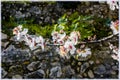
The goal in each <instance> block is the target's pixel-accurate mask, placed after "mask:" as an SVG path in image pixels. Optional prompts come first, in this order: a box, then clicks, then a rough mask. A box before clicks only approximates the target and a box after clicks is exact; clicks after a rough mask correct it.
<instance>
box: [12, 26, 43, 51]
mask: <svg viewBox="0 0 120 80" xmlns="http://www.w3.org/2000/svg"><path fill="white" fill-rule="evenodd" d="M27 33H28V29H27V28H25V29H22V25H19V26H17V27H15V28H14V29H13V34H14V35H15V37H16V39H17V41H25V42H26V45H28V46H29V47H30V49H31V50H33V49H35V48H37V47H41V48H42V50H44V39H43V37H42V36H35V35H29V34H27Z"/></svg>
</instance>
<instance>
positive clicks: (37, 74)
mask: <svg viewBox="0 0 120 80" xmlns="http://www.w3.org/2000/svg"><path fill="white" fill-rule="evenodd" d="M24 78H26V79H41V78H45V72H44V70H42V69H39V70H37V71H34V72H31V73H28V74H25V76H24Z"/></svg>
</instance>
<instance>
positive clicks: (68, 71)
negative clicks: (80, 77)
mask: <svg viewBox="0 0 120 80" xmlns="http://www.w3.org/2000/svg"><path fill="white" fill-rule="evenodd" d="M62 72H63V77H65V78H66V77H68V78H69V77H71V76H72V75H74V74H75V71H74V69H72V68H71V66H70V65H68V66H65V67H64V68H62Z"/></svg>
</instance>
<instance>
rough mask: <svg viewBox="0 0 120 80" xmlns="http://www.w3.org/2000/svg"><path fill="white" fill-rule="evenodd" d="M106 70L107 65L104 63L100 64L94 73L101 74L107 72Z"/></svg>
mask: <svg viewBox="0 0 120 80" xmlns="http://www.w3.org/2000/svg"><path fill="white" fill-rule="evenodd" d="M105 72H106V68H105V66H104V65H102V64H101V65H99V66H98V67H97V68H96V69H95V71H94V73H95V74H98V75H101V74H105Z"/></svg>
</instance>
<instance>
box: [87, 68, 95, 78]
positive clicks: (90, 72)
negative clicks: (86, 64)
mask: <svg viewBox="0 0 120 80" xmlns="http://www.w3.org/2000/svg"><path fill="white" fill-rule="evenodd" d="M88 76H89V77H90V78H94V77H95V76H94V74H93V72H92V70H89V71H88Z"/></svg>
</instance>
